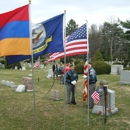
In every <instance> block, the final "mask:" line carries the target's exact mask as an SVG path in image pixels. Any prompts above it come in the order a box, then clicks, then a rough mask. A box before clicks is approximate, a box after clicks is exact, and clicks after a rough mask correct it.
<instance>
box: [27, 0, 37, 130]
mask: <svg viewBox="0 0 130 130" xmlns="http://www.w3.org/2000/svg"><path fill="white" fill-rule="evenodd" d="M29 21H30V22H29V24H30V25H29V27H30V48H31V59H32V85H33V101H34V130H36V99H35V86H34V69H33V46H32V25H31V0H29Z"/></svg>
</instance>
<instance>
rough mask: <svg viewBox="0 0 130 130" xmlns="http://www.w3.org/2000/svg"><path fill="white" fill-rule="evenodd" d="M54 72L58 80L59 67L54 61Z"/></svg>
mask: <svg viewBox="0 0 130 130" xmlns="http://www.w3.org/2000/svg"><path fill="white" fill-rule="evenodd" d="M52 71H53V78H55V75H56V77H57V78H58V65H57V64H56V63H55V61H54V64H53V66H52Z"/></svg>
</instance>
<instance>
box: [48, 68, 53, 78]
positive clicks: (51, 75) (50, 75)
mask: <svg viewBox="0 0 130 130" xmlns="http://www.w3.org/2000/svg"><path fill="white" fill-rule="evenodd" d="M51 77H53V71H52V69H49V70H48V75H47V78H51Z"/></svg>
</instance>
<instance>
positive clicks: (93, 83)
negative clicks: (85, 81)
mask: <svg viewBox="0 0 130 130" xmlns="http://www.w3.org/2000/svg"><path fill="white" fill-rule="evenodd" d="M88 69H89V70H88V73H89V109H92V108H93V106H94V100H93V99H92V97H91V95H92V94H93V93H94V91H95V89H96V82H97V75H96V71H95V70H94V68H92V64H91V63H89V64H88Z"/></svg>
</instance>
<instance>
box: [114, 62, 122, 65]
mask: <svg viewBox="0 0 130 130" xmlns="http://www.w3.org/2000/svg"><path fill="white" fill-rule="evenodd" d="M113 65H121V63H120V62H115V63H113Z"/></svg>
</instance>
